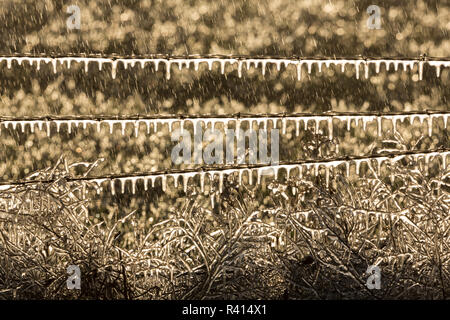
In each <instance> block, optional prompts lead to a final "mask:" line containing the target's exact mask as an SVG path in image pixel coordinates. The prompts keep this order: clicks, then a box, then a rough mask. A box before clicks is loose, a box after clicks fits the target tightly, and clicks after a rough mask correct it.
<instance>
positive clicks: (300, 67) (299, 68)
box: [297, 62, 302, 81]
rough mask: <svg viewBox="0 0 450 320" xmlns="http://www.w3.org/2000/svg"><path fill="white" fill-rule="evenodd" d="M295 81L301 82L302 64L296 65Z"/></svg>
mask: <svg viewBox="0 0 450 320" xmlns="http://www.w3.org/2000/svg"><path fill="white" fill-rule="evenodd" d="M297 80H298V81H300V80H302V63H301V62H298V63H297Z"/></svg>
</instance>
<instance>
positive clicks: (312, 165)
mask: <svg viewBox="0 0 450 320" xmlns="http://www.w3.org/2000/svg"><path fill="white" fill-rule="evenodd" d="M448 156H450V149H449V148H439V149H433V150H420V151H402V152H390V153H389V154H375V155H370V156H352V157H350V156H346V157H339V158H331V159H325V160H324V159H318V160H311V159H310V160H300V161H281V162H280V163H278V164H240V165H225V166H221V167H211V166H204V167H199V168H193V169H171V170H160V171H154V172H147V173H131V174H110V175H102V176H95V177H88V176H84V177H70V176H68V177H60V178H58V179H57V178H53V179H48V180H20V181H1V182H0V191H2V190H9V189H10V188H14V187H15V186H23V185H36V184H49V183H54V182H56V181H61V183H70V182H75V181H77V182H80V181H81V182H82V181H84V182H91V183H94V184H96V185H97V187H98V189H97V190H98V192H100V190H102V188H103V185H104V184H106V183H109V184H110V188H111V193H112V194H113V195H114V194H115V182H116V181H119V183H120V187H121V192H122V193H124V192H125V186H126V183H127V181H130V182H131V188H132V193H133V194H135V192H136V183H137V182H138V181H142V182H143V184H144V189H145V191H147V190H148V184H149V182H151V186H152V188H154V186H155V182H156V180H157V179H159V180H160V181H161V186H162V190H163V191H166V189H167V180H168V177H170V178H172V179H173V182H174V186H175V188H177V187H178V183H179V178H180V177H181V178H182V181H183V190H184V192H185V193H186V192H187V187H188V182H189V180H190V179H195V178H196V177H199V178H200V187H201V191H202V192H204V190H205V189H204V186H205V178H206V177H207V176H209V180H210V182H212V181H214V180H215V178H216V177H218V178H219V192H220V193H221V192H222V191H223V183H224V178H225V177H226V176H229V175H233V174H236V173H237V174H238V183H239V185H240V184H241V183H242V177H243V174H244V173H247V177H248V182H249V184H250V185H251V184H253V175H254V174H255V173H256V176H257V184H260V182H261V178H262V176H273V177H274V179H275V180H277V179H278V174H279V171H280V170H284V171H285V173H286V176H285V177H286V179H289V177H290V176H291V175H292V171H296V172H297V175H298V176H299V177H303V173H306V172H307V171H308V170H309V171H311V170H313V174H314V176H318V174H319V170H320V168H323V169H324V170H325V178H326V185H327V186H328V184H329V176H330V171H331V170H334V169H336V168H338V167H340V166H342V165H343V166H345V169H346V170H345V172H346V176H347V177H349V176H350V165H351V164H353V165H354V166H355V173H356V174H357V175H359V174H360V168H361V165H362V164H366V165H367V166H368V168H369V169H370V170H372V171H373V172H377V173H380V172H381V167H382V165H383V164H384V163H385V162H389V163H390V164H393V163H396V162H398V161H401V160H403V159H405V158H407V157H412V158H413V160H415V161H419V160H420V159H423V160H424V164H425V165H426V166H427V167H428V166H429V165H430V161H432V160H433V159H435V158H437V159H440V165H441V166H442V168H443V169H444V170H446V168H447V157H448ZM372 162H375V163H376V167H375V168H374V167H373V166H372Z"/></svg>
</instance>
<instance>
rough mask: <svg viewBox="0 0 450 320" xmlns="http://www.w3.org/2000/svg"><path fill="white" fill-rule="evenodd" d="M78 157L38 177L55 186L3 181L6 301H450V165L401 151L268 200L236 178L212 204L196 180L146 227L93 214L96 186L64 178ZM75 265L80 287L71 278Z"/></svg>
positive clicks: (286, 188)
mask: <svg viewBox="0 0 450 320" xmlns="http://www.w3.org/2000/svg"><path fill="white" fill-rule="evenodd" d="M86 165H87V164H84V165H83V167H84V166H86ZM95 165H96V163H95V164H92V165H87V167H86V170H87V171H86V172H89V171H90V170H91V169H92V167H93V166H95ZM74 166H79V164H78V165H77V164H75V165H74ZM74 166H68V165H67V164H66V163H65V162H64V161H60V162H59V163H57V164H56V165H55V167H54V168H49V169H47V170H43V171H39V172H37V173H36V174H34V175H33V176H32V179H43V178H50V177H53V178H57V180H56V181H55V182H54V183H52V184H49V185H45V184H41V183H35V184H31V185H28V186H27V187H23V186H17V187H14V188H13V189H10V190H4V191H1V193H0V210H1V211H0V213H1V221H0V235H1V238H0V248H1V250H0V279H1V280H0V297H1V298H3V299H11V298H18V299H36V298H45V299H62V298H65V299H70V298H82V299H93V298H94V299H205V298H208V299H216V298H229V299H249V298H253V299H283V298H289V299H291V298H302V299H305V298H306V299H309V298H312V299H317V298H320V299H324V298H325V299H327V298H337V299H350V298H364V299H372V298H400V299H406V298H430V299H442V298H448V297H449V288H448V283H449V281H450V266H449V261H450V250H449V243H450V214H449V212H450V210H449V206H450V193H449V190H450V181H449V180H450V179H449V177H450V171H449V170H448V169H447V170H445V171H442V170H438V169H437V168H436V167H433V166H432V167H431V168H430V169H429V170H427V169H426V168H425V167H424V166H423V164H422V163H414V162H411V161H405V162H403V163H399V164H396V165H394V166H392V167H389V168H386V170H387V171H386V172H384V177H379V176H377V175H376V174H374V173H373V172H372V173H368V178H357V179H356V178H355V177H354V178H353V179H352V181H349V180H348V179H347V178H345V177H344V175H341V174H339V173H338V172H336V173H335V175H333V178H334V179H333V185H332V187H331V188H330V189H326V188H325V187H324V181H322V180H321V179H320V178H317V179H315V180H309V179H297V178H291V179H290V180H288V181H286V182H285V183H281V182H272V183H270V184H269V186H268V189H269V190H271V192H272V197H271V203H269V204H267V209H265V210H259V202H258V201H257V196H256V192H257V189H252V188H251V187H245V186H241V187H239V186H238V184H237V182H236V181H235V180H234V179H233V178H232V177H230V178H229V179H228V180H227V181H226V183H225V188H224V192H223V193H222V194H221V195H220V196H219V195H218V194H216V195H214V194H213V195H212V196H214V197H215V199H216V203H215V206H214V209H211V207H210V206H209V205H207V203H208V201H209V199H208V198H207V197H206V198H205V196H204V195H201V194H199V193H198V190H196V188H195V187H192V188H190V190H189V194H188V196H187V197H186V198H185V199H184V203H183V205H182V206H180V207H178V208H176V209H173V210H172V212H169V213H167V218H166V219H164V220H162V221H161V222H159V223H157V224H155V225H153V226H152V227H151V228H146V227H143V226H139V225H138V221H137V219H136V216H135V213H134V212H131V213H129V214H128V215H126V216H124V217H123V218H121V219H115V220H114V221H106V220H105V221H102V223H100V224H94V223H93V222H92V220H91V219H89V217H88V216H87V213H88V211H87V207H86V205H87V202H89V200H90V198H89V197H87V196H86V195H87V194H88V193H86V192H85V191H86V190H89V189H94V188H95V186H94V185H92V186H90V185H83V184H81V183H75V182H70V183H68V182H66V180H65V178H67V177H69V176H71V175H73V172H72V168H73V167H74ZM387 173H389V174H387ZM391 177H392V178H393V180H391ZM83 190H84V191H83ZM124 238H128V240H129V241H127V244H125V242H124V241H122V240H123V239H124ZM70 264H74V265H79V266H80V269H81V272H82V279H81V280H82V282H81V284H82V285H81V287H82V289H81V291H76V290H73V291H70V290H68V289H67V288H66V280H67V277H68V275H67V273H66V268H67V266H68V265H70ZM370 265H378V266H379V267H380V268H381V271H382V287H381V289H380V290H368V289H367V287H366V285H365V283H366V279H367V275H365V271H366V270H367V268H368V266H370Z"/></svg>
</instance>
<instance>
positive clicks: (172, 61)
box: [0, 56, 450, 81]
mask: <svg viewBox="0 0 450 320" xmlns="http://www.w3.org/2000/svg"><path fill="white" fill-rule="evenodd" d="M3 61H4V62H6V65H7V67H8V68H9V69H10V68H11V67H12V63H13V62H14V61H15V62H17V64H19V65H22V63H23V62H28V63H29V64H30V65H33V64H36V68H37V70H40V67H41V64H42V63H46V64H52V66H53V72H54V73H57V66H58V64H61V65H63V64H65V63H66V64H67V67H68V68H70V66H71V65H72V64H73V63H74V62H76V63H83V64H84V70H85V71H86V72H88V70H89V65H90V64H92V63H96V64H97V65H98V69H99V70H100V71H101V70H102V68H103V65H104V64H109V65H110V66H111V74H112V78H113V79H115V78H116V75H117V69H118V66H119V63H120V64H122V66H123V68H124V69H128V68H129V67H134V66H135V65H136V64H140V66H141V68H142V69H144V68H145V65H146V64H150V63H151V64H153V65H154V68H155V71H158V69H159V66H160V64H163V65H165V71H166V78H167V79H170V76H171V67H172V65H176V66H178V68H179V69H180V70H181V69H182V68H183V67H186V68H188V69H189V68H190V66H191V65H192V64H193V65H194V69H195V70H196V71H197V70H198V69H199V66H200V64H201V63H204V64H207V66H208V68H209V70H212V68H213V65H214V64H219V65H220V71H221V73H222V74H224V73H225V71H226V67H227V64H229V65H237V71H238V76H239V77H242V70H243V66H246V68H247V70H250V68H251V66H252V65H253V66H254V67H255V68H258V67H259V66H260V65H261V71H262V75H265V73H266V69H267V66H268V65H275V66H276V67H277V70H278V71H280V70H281V66H283V65H284V67H285V68H287V67H289V66H290V65H292V66H294V67H296V69H297V79H298V80H299V81H300V80H301V78H302V67H303V65H306V68H307V70H308V73H309V74H311V72H312V68H313V66H314V65H316V67H317V70H318V71H319V72H322V69H323V66H326V67H327V68H329V67H330V65H332V64H334V65H336V66H341V70H342V72H344V71H345V66H346V65H347V64H349V65H353V66H354V67H355V73H356V78H357V79H359V77H360V70H361V69H362V68H363V69H364V74H365V77H366V79H367V78H369V69H370V65H374V66H375V72H376V73H379V72H380V68H381V65H382V64H384V65H385V67H386V70H388V71H389V70H390V68H391V65H392V66H393V67H394V70H395V71H397V70H398V69H399V66H402V68H403V70H405V71H406V70H408V68H410V70H413V69H414V66H417V69H418V73H419V79H420V80H422V79H423V67H424V65H425V64H428V65H429V66H432V67H434V68H435V69H436V75H437V77H439V76H440V74H441V69H442V68H443V67H450V61H446V60H432V61H428V60H421V59H410V60H405V59H399V60H397V59H270V58H184V59H183V58H169V59H164V58H95V57H59V58H53V57H14V56H11V57H0V63H2V62H3Z"/></svg>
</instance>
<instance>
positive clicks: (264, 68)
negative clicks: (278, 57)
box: [261, 60, 267, 77]
mask: <svg viewBox="0 0 450 320" xmlns="http://www.w3.org/2000/svg"><path fill="white" fill-rule="evenodd" d="M266 65H267V62H266V61H265V60H264V61H263V62H262V63H261V72H262V75H263V77H264V76H265V75H266Z"/></svg>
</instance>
